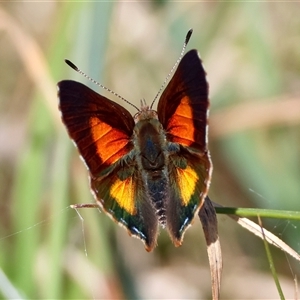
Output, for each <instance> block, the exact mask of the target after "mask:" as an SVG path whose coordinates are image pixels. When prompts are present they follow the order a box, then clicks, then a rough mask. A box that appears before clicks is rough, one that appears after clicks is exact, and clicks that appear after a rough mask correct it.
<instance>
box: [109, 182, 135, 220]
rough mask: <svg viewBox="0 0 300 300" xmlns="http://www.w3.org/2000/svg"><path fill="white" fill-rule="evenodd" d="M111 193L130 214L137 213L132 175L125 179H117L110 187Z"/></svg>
mask: <svg viewBox="0 0 300 300" xmlns="http://www.w3.org/2000/svg"><path fill="white" fill-rule="evenodd" d="M110 194H111V196H112V197H113V198H114V199H115V200H116V201H117V203H118V205H119V206H120V207H121V208H123V209H124V210H125V211H126V212H127V213H129V214H130V215H134V214H136V208H135V205H134V183H133V178H132V177H128V178H127V179H125V180H120V179H117V180H116V181H115V182H114V184H113V185H112V186H111V188H110Z"/></svg>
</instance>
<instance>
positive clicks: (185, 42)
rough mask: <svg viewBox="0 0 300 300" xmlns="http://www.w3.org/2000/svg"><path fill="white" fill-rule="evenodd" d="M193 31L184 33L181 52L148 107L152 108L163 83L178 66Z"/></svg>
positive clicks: (164, 83) (162, 87) (165, 82)
mask: <svg viewBox="0 0 300 300" xmlns="http://www.w3.org/2000/svg"><path fill="white" fill-rule="evenodd" d="M192 33H193V29H192V28H191V29H190V30H189V31H188V33H187V34H186V37H185V40H184V43H183V47H182V50H181V53H180V56H179V58H178V59H177V61H176V62H175V64H174V66H173V68H172V69H171V71H170V73H169V74H168V76H167V77H166V79H165V81H164V82H163V84H162V86H161V87H160V89H159V91H158V93H157V94H156V96H155V98H154V100H153V101H152V103H151V105H150V108H152V106H153V104H154V102H155V101H156V99H157V98H158V96H159V95H160V94H161V92H162V90H163V89H164V87H165V85H166V84H167V82H168V81H169V79H170V76H171V75H172V73H173V72H174V70H175V69H176V67H177V66H178V64H179V63H180V61H181V59H182V57H183V55H184V52H185V48H186V46H187V44H188V42H189V40H190V38H191V35H192Z"/></svg>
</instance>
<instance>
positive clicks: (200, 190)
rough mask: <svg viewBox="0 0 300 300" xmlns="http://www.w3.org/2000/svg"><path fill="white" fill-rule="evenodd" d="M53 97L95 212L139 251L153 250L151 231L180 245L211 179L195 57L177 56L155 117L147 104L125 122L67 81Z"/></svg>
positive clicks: (120, 112)
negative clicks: (137, 244)
mask: <svg viewBox="0 0 300 300" xmlns="http://www.w3.org/2000/svg"><path fill="white" fill-rule="evenodd" d="M191 32H192V31H191V30H190V31H189V32H188V34H187V37H186V43H185V45H186V44H187V42H188V40H189V37H190V35H191ZM182 53H183V52H182ZM68 63H69V65H71V66H72V67H73V68H74V69H77V67H76V66H75V65H73V64H72V63H71V62H68ZM79 71H80V70H79ZM58 97H59V109H60V111H61V115H62V121H63V123H64V124H65V126H66V128H67V131H68V133H69V136H70V137H71V139H72V140H73V141H74V142H75V145H76V146H77V148H78V150H79V153H80V155H81V157H82V158H83V161H84V162H85V164H86V166H87V168H88V171H89V176H90V185H91V191H92V193H93V194H94V197H95V199H96V203H97V206H99V207H100V208H101V209H102V210H103V211H104V212H105V213H106V214H107V215H108V216H110V217H111V218H112V219H113V220H114V221H116V222H117V223H119V224H120V225H121V226H123V227H124V228H126V229H127V231H128V233H129V234H130V235H132V236H134V237H137V238H139V239H141V240H142V241H143V243H144V245H145V249H146V250H147V251H151V250H152V249H153V248H154V247H155V246H156V244H157V236H158V233H159V225H161V226H162V227H163V228H164V227H165V228H166V229H167V230H168V233H169V235H170V238H171V240H172V241H173V243H174V244H175V246H180V245H181V244H182V241H183V236H184V233H185V231H186V229H187V228H188V227H189V226H190V225H191V223H192V221H193V219H194V217H195V215H196V214H197V213H198V212H199V209H200V208H201V207H202V205H203V203H204V201H205V197H206V195H207V193H208V189H209V185H210V179H211V173H212V163H211V160H210V154H209V150H208V148H207V131H208V107H209V100H208V83H207V81H206V73H205V71H204V68H203V66H202V62H201V59H200V57H199V54H198V52H197V50H190V51H189V52H187V53H186V54H185V55H184V56H183V57H182V59H181V61H180V62H179V64H178V67H177V69H176V71H175V73H174V75H173V77H172V78H171V80H170V81H169V83H168V84H167V86H166V88H165V90H164V91H163V92H162V94H161V96H160V99H159V101H158V104H157V110H154V109H153V108H152V105H153V103H152V105H151V106H150V107H149V106H147V105H146V104H143V105H142V107H141V108H140V109H139V110H138V112H137V113H136V114H135V115H134V116H132V115H131V114H130V113H129V112H128V111H127V110H126V109H125V108H124V107H122V106H121V105H119V104H117V103H116V102H114V101H112V100H110V99H108V98H106V97H104V96H102V95H100V94H98V93H96V92H94V91H93V90H92V89H90V88H88V87H87V86H85V85H83V84H81V83H79V82H76V81H72V80H63V81H61V82H59V83H58ZM83 206H85V205H83ZM86 206H89V205H88V204H87V205H86ZM92 206H96V205H92Z"/></svg>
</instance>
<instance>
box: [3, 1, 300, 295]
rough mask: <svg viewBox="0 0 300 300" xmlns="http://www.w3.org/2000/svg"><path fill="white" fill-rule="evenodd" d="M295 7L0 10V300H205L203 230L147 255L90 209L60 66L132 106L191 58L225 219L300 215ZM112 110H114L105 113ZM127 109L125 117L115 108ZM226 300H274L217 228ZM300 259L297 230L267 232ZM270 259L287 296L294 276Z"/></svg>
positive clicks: (240, 241)
mask: <svg viewBox="0 0 300 300" xmlns="http://www.w3.org/2000/svg"><path fill="white" fill-rule="evenodd" d="M299 11H300V3H292V2H290V3H288V2H286V3H283V2H282V3H275V2H273V3H271V2H270V3H266V2H264V3H263V2H252V3H250V2H247V3H246V2H202V3H201V2H185V1H182V2H175V1H174V2H167V1H147V2H146V1H145V2H125V1H123V2H122V1H120V2H115V1H112V2H100V1H99V2H79V1H78V2H62V1H56V2H32V3H29V2H25V1H24V2H12V1H11V2H5V3H4V2H2V3H1V4H0V29H1V32H0V49H1V50H0V64H1V65H0V76H1V80H0V124H1V125H0V207H1V209H0V298H1V297H2V299H16V298H24V299H54V298H55V299H103V298H105V299H108V298H115V299H117V298H118V299H134V298H135V299H137V298H155V299H159V298H160V299H164V298H166V299H170V298H172V299H174V298H176V299H187V298H198V299H200V298H201V299H209V298H210V293H211V287H210V274H209V266H208V260H207V254H206V246H205V241H204V237H203V233H202V228H201V225H200V222H199V220H198V219H197V220H195V222H194V226H193V227H192V228H191V229H189V230H188V231H187V233H186V235H185V240H184V244H183V246H182V247H180V248H175V247H174V246H173V245H172V243H171V241H170V240H169V238H168V236H167V234H166V233H165V232H162V233H161V234H160V237H159V239H158V247H157V248H156V249H155V250H154V251H153V252H152V253H147V252H146V251H145V250H144V247H143V244H142V243H141V242H140V241H138V240H136V239H133V238H130V237H129V236H128V235H127V233H126V232H125V231H124V229H122V228H119V227H118V226H117V225H116V224H114V223H113V222H112V221H111V220H110V219H109V218H108V217H107V216H106V215H104V214H103V213H99V211H98V210H96V209H85V210H80V214H81V216H82V218H83V220H84V222H83V223H82V221H81V220H80V218H79V217H78V215H77V214H76V211H74V210H72V209H71V208H69V207H68V206H69V205H70V204H74V203H83V202H87V203H91V202H92V201H93V198H92V196H91V194H90V192H89V186H88V179H87V171H86V169H85V167H84V165H83V163H82V162H81V160H80V159H79V156H78V153H77V150H76V149H75V147H74V146H73V145H72V143H71V140H70V139H69V137H68V136H67V133H66V130H65V128H64V126H63V124H62V123H61V121H60V114H59V111H58V109H57V103H58V101H57V96H56V83H57V82H58V81H60V80H63V79H75V80H78V81H80V82H83V83H86V84H87V85H89V86H91V87H92V88H93V89H94V90H97V91H99V92H100V93H102V94H104V95H106V96H107V97H109V98H112V99H114V97H113V96H112V95H107V94H106V93H105V92H104V91H103V90H99V88H98V87H97V86H95V85H93V84H92V83H91V82H86V80H85V78H84V77H82V76H80V75H79V74H77V73H76V72H75V71H73V70H71V69H70V68H69V67H68V66H67V65H66V64H65V63H64V59H65V58H68V59H70V60H71V61H73V62H74V63H75V64H76V65H78V66H79V67H80V68H81V69H82V70H84V71H85V72H86V73H87V74H88V75H89V76H91V77H93V78H94V79H95V80H97V81H99V82H101V83H102V84H104V85H105V86H107V87H109V88H111V89H113V90H114V91H115V92H117V93H119V94H120V95H122V96H123V97H124V98H126V99H128V100H129V101H131V102H132V103H135V104H136V105H139V104H140V99H141V98H145V99H146V101H147V102H148V103H150V102H151V101H152V99H153V98H154V96H155V95H156V93H157V91H158V90H159V88H160V86H161V84H162V83H163V81H164V79H165V77H166V76H167V74H168V73H169V71H170V69H171V67H172V66H173V64H174V62H175V61H176V60H177V58H178V56H179V53H180V50H181V47H182V44H183V41H184V37H185V35H186V32H187V31H188V29H189V28H193V29H194V33H193V35H192V38H191V40H190V43H189V45H188V49H192V48H196V49H198V50H199V52H200V53H201V57H202V59H203V62H204V65H205V68H206V71H207V74H208V81H209V84H210V99H211V109H210V132H209V147H210V150H211V155H212V160H213V163H214V173H213V180H212V185H211V190H210V193H209V195H210V197H211V198H212V200H213V201H215V202H218V203H220V204H222V205H225V206H235V207H258V208H273V209H284V210H300V184H299V178H300V155H299V153H300V134H299V133H300V131H299V130H300V126H299V123H300V98H299V95H300V18H299ZM114 100H116V101H118V99H114ZM122 105H124V106H125V107H126V108H127V109H129V110H130V111H131V112H133V113H134V111H132V110H131V107H130V106H128V105H126V104H124V103H122ZM218 219H219V231H220V232H219V233H220V239H221V245H222V250H223V256H224V257H223V260H224V271H223V281H222V289H221V295H222V298H223V299H270V298H272V299H276V298H279V296H278V294H277V292H276V288H275V285H274V282H273V279H272V276H271V274H270V272H269V268H268V261H267V259H266V254H265V250H264V246H263V242H262V241H261V240H259V239H257V238H256V237H254V236H252V235H251V234H250V233H248V232H246V231H245V230H243V229H240V228H239V226H238V225H236V224H235V223H234V222H232V221H230V220H229V219H228V218H227V217H226V216H223V215H222V216H219V218H218ZM263 223H264V225H265V226H266V227H267V228H268V229H269V230H270V231H272V232H273V233H275V234H276V235H278V236H279V237H280V238H282V239H283V240H284V241H285V242H287V243H288V244H289V245H291V246H292V247H293V248H294V249H295V250H296V251H297V252H298V253H299V252H300V223H299V222H290V221H283V220H263ZM271 249H272V254H273V256H274V260H275V265H276V268H277V271H278V274H279V280H280V283H281V284H282V287H283V291H284V293H285V295H286V297H287V298H294V292H295V283H294V276H296V275H297V274H298V278H299V273H300V266H299V263H297V262H296V261H294V260H292V259H290V258H289V257H286V256H285V255H284V254H283V253H281V252H280V251H279V250H276V249H274V248H273V247H272V248H271Z"/></svg>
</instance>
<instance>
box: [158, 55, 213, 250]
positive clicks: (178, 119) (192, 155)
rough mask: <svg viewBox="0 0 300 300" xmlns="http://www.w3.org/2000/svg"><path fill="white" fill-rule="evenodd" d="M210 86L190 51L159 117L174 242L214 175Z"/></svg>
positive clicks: (168, 89) (164, 97)
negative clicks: (164, 141) (166, 149)
mask: <svg viewBox="0 0 300 300" xmlns="http://www.w3.org/2000/svg"><path fill="white" fill-rule="evenodd" d="M208 106H209V100H208V83H207V81H206V74H205V71H204V68H203V66H202V63H201V60H200V58H199V55H198V52H197V51H196V50H191V51H189V52H188V53H187V54H186V55H185V56H184V57H183V58H182V60H181V62H180V63H179V66H178V68H177V70H176V72H175V74H174V76H173V78H172V79H171V81H170V82H169V84H168V86H167V87H166V89H165V91H164V92H163V94H162V96H161V98H160V100H159V103H158V111H157V112H158V118H159V120H160V122H161V123H162V125H163V127H164V129H165V133H166V138H167V141H168V143H169V152H170V154H169V166H168V168H169V176H170V178H169V180H170V185H171V186H172V189H171V190H170V196H169V198H168V200H167V205H166V217H167V228H168V230H169V233H170V236H171V238H172V239H173V241H174V243H175V244H177V245H180V244H181V242H182V239H183V234H184V232H185V230H186V229H187V227H188V226H189V225H190V223H191V222H192V220H193V218H194V216H195V214H196V213H197V212H198V210H199V209H200V207H201V205H202V204H203V201H204V198H205V196H206V194H207V191H208V186H209V182H210V175H211V161H210V157H209V152H208V150H207V111H208Z"/></svg>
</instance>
